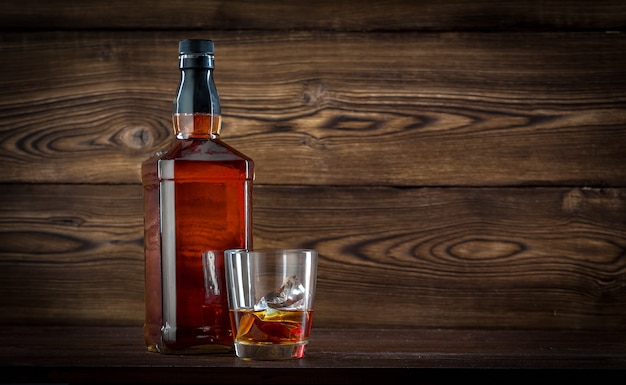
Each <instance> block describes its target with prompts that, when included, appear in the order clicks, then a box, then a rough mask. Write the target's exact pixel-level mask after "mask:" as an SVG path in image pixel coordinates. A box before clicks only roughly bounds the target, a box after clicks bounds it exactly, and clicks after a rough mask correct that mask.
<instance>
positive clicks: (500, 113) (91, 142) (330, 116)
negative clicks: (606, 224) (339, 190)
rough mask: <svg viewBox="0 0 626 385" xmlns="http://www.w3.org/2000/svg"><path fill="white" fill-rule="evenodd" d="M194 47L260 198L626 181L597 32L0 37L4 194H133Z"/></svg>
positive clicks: (614, 66) (623, 43) (625, 60)
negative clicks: (210, 54)
mask: <svg viewBox="0 0 626 385" xmlns="http://www.w3.org/2000/svg"><path fill="white" fill-rule="evenodd" d="M201 36H203V37H212V38H214V40H215V41H216V44H217V48H216V50H217V53H216V54H217V70H216V82H217V85H218V88H219V90H220V94H221V99H222V107H223V112H224V115H225V117H224V118H225V121H224V130H223V138H224V140H226V141H227V142H229V143H231V144H232V145H234V146H235V147H236V148H238V149H240V150H241V151H243V152H244V153H246V154H247V155H249V156H251V157H252V158H253V159H254V160H255V161H256V163H257V182H258V183H259V184H290V185H291V184H293V185H303V184H308V185H354V184H358V185H398V186H502V185H510V186H513V185H548V186H563V185H566V186H609V187H610V186H617V187H619V186H625V185H626V152H625V151H623V147H624V143H626V129H625V128H626V91H625V90H626V40H625V39H623V36H621V35H620V34H607V33H604V32H598V33H498V34H491V33H461V34H458V33H450V34H445V33H443V34H442V33H433V34H424V33H405V34H387V33H371V34H355V33H348V34H344V33H324V32H319V33H306V32H280V33H265V32H215V33H201V32H172V33H161V32H108V31H104V32H55V33H27V34H25V33H5V34H3V35H1V36H0V49H1V50H2V51H4V52H11V53H12V54H11V55H2V57H0V66H1V67H2V68H3V71H2V72H0V122H2V125H1V126H0V143H1V144H2V147H3V150H4V155H3V162H4V163H3V164H4V167H3V168H2V169H1V170H0V181H3V182H26V183H33V182H34V183H76V182H80V183H138V182H139V164H140V162H141V161H142V160H143V159H145V158H147V157H148V156H149V155H150V154H152V153H154V151H156V150H157V149H158V148H160V147H161V146H162V145H163V144H164V143H165V141H166V140H167V138H168V135H171V132H170V131H171V128H170V127H171V124H170V111H171V100H172V98H173V93H174V90H175V88H176V84H177V82H178V71H177V68H176V66H177V58H176V55H177V54H176V49H177V41H178V39H180V38H183V37H201Z"/></svg>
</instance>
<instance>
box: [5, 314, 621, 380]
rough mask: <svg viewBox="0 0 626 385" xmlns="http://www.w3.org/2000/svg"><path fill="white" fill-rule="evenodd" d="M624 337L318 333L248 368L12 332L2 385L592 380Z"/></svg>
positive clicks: (135, 341) (87, 334)
mask: <svg viewBox="0 0 626 385" xmlns="http://www.w3.org/2000/svg"><path fill="white" fill-rule="evenodd" d="M624 337H626V333H616V332H592V331H519V330H518V331H493V330H443V329H437V330H389V329H387V330H373V329H358V330H346V329H314V330H313V333H312V340H311V343H310V345H309V348H308V350H307V353H306V357H305V358H303V359H301V360H290V361H254V362H248V361H243V360H240V359H238V358H236V357H234V356H233V355H229V354H227V355H197V356H180V355H160V354H157V353H149V352H147V351H146V350H145V348H144V345H143V339H142V331H141V328H140V327H122V328H113V327H34V326H33V327H4V328H2V331H1V332H0V341H2V343H1V344H0V345H1V346H0V372H1V373H2V375H1V376H0V377H2V378H1V380H0V382H5V383H150V384H159V383H174V382H176V383H202V384H209V383H221V384H225V383H238V384H244V383H254V384H265V383H267V384H270V383H271V384H283V383H284V384H287V383H290V384H291V383H345V384H355V383H370V382H371V381H372V379H373V378H377V376H384V378H388V379H393V382H394V383H398V382H402V380H404V379H406V380H407V382H409V381H411V383H421V382H420V380H423V381H425V382H426V383H431V384H432V383H450V381H457V380H463V381H468V380H472V381H480V382H481V383H485V382H494V383H497V382H500V381H503V380H504V379H507V378H508V379H511V378H515V379H517V380H523V379H528V380H538V379H541V378H543V377H550V378H555V376H557V375H568V376H572V375H574V376H575V377H574V378H575V379H585V380H587V379H588V380H590V381H591V380H593V379H597V376H599V375H603V374H604V372H613V371H617V370H620V371H622V370H626V338H624ZM610 374H614V373H610ZM296 379H297V381H296ZM416 381H417V382H416Z"/></svg>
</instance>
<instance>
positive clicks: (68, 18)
mask: <svg viewBox="0 0 626 385" xmlns="http://www.w3.org/2000/svg"><path fill="white" fill-rule="evenodd" d="M625 15H626V5H625V4H624V2H622V1H620V0H600V1H598V0H596V1H586V2H580V1H574V0H552V1H542V0H528V1H522V2H519V1H498V2H494V1H486V0H482V1H481V0H474V1H471V0H461V1H459V0H456V1H452V0H442V1H437V2H431V1H413V0H359V1H343V0H342V1H335V0H318V1H315V2H305V1H290V0H271V1H244V0H214V1H211V0H208V1H207V0H179V1H176V2H172V1H164V0H157V1H148V0H135V1H132V2H129V1H124V0H106V1H105V0H92V1H90V2H89V4H86V3H85V2H82V1H76V0H65V1H59V0H57V1H54V2H50V1H45V0H22V1H20V2H12V1H4V2H2V3H0V25H1V26H3V27H4V28H16V29H21V30H27V29H36V30H41V29H94V28H101V29H112V28H120V29H208V30H216V29H222V30H229V29H231V30H232V29H248V30H282V31H286V30H320V29H323V30H340V31H346V30H353V31H376V30H385V31H402V30H468V29H473V30H520V29H544V30H545V29H574V28H575V29H600V30H605V29H618V30H619V29H621V28H623V27H624V25H626V17H625Z"/></svg>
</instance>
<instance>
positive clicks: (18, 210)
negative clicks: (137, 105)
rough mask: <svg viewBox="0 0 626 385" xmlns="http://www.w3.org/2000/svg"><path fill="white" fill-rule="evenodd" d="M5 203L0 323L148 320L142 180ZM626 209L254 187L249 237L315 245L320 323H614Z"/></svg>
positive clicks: (496, 193) (559, 191)
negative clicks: (139, 184) (135, 183)
mask: <svg viewBox="0 0 626 385" xmlns="http://www.w3.org/2000/svg"><path fill="white" fill-rule="evenodd" d="M0 198H1V199H0V201H1V202H2V205H1V206H0V248H1V249H0V251H1V254H0V255H1V258H0V281H1V282H3V284H2V285H1V286H0V307H2V308H3V309H4V310H3V312H4V315H3V318H2V320H1V321H0V322H2V323H4V324H7V323H8V324H11V323H22V324H41V323H43V324H46V323H48V324H69V325H71V324H84V325H120V324H121V325H140V324H141V323H142V319H143V246H142V224H141V220H140V218H141V189H140V188H139V186H136V185H130V186H125V185H120V186H112V185H111V186H91V185H76V186H65V185H33V186H22V185H0ZM625 209H626V191H624V190H623V189H603V190H602V189H577V188H575V189H568V188H504V189H502V188H480V189H477V188H470V189H463V188H415V189H396V188H388V187H332V188H331V187H285V186H282V187H281V186H258V187H255V191H254V236H255V238H254V242H255V247H314V248H316V249H318V251H319V253H320V266H319V277H318V292H317V294H318V295H317V299H316V323H317V325H319V326H320V327H348V326H355V327H376V328H397V327H427V328H432V327H434V328H438V327H444V328H459V327H460V328H472V327H474V328H476V327H478V328H503V329H507V328H511V329H514V328H522V329H543V330H545V329H570V330H573V329H587V330H624V329H625V328H626V326H625V325H626V322H624V321H626V300H625V298H626V292H625V288H626V280H625V277H626V274H625V271H626V260H625V259H624V258H623V256H624V250H626V242H625V241H624V240H625V239H626V221H625V220H624V216H623V215H622V213H624V212H626V210H625ZM364 296H365V298H366V299H364ZM357 298H358V299H357ZM364 301H365V302H364ZM365 304H367V306H366V308H367V310H366V315H363V314H362V313H363V312H364V311H365V309H364V308H363V307H364V305H365ZM359 314H361V315H359Z"/></svg>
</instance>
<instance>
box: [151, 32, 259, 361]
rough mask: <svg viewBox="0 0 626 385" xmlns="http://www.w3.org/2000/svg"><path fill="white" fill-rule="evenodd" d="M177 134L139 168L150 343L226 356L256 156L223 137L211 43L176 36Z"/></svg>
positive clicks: (248, 242) (247, 239) (248, 235)
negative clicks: (231, 264)
mask: <svg viewBox="0 0 626 385" xmlns="http://www.w3.org/2000/svg"><path fill="white" fill-rule="evenodd" d="M179 69H180V73H181V78H180V84H179V87H178V92H177V94H176V98H175V100H174V111H173V115H172V117H173V129H174V133H175V139H173V141H172V143H171V144H170V145H169V147H168V148H167V149H166V150H164V151H161V152H158V153H157V154H155V155H154V156H152V157H151V158H149V159H147V160H146V161H144V162H143V164H142V183H143V199H144V227H145V228H144V248H145V301H146V314H145V316H146V318H145V324H144V336H145V341H146V345H147V349H148V350H149V351H153V352H160V353H176V354H193V353H210V352H229V351H232V349H233V335H232V330H231V326H230V321H229V312H228V302H227V297H226V287H225V282H224V279H225V273H224V257H223V252H224V250H226V249H237V248H243V249H249V248H252V183H253V180H254V162H253V161H252V159H250V158H249V157H247V156H245V155H244V154H242V153H241V152H239V151H237V150H235V149H234V148H232V147H231V146H229V145H228V144H226V143H224V142H223V141H222V140H221V139H220V130H221V123H222V116H221V108H220V100H219V95H218V92H217V89H216V87H215V83H214V79H213V72H214V44H213V42H212V41H211V40H199V39H187V40H182V41H180V42H179Z"/></svg>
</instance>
